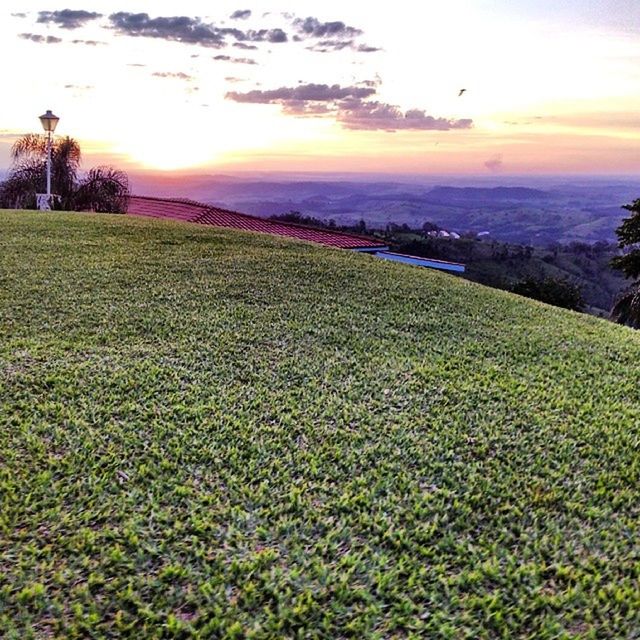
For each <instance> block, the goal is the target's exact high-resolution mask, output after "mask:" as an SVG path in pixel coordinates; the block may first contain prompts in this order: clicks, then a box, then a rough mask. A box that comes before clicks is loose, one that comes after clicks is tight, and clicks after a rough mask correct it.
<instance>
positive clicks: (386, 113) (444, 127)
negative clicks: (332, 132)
mask: <svg viewBox="0 0 640 640" xmlns="http://www.w3.org/2000/svg"><path fill="white" fill-rule="evenodd" d="M338 108H339V113H338V121H339V122H340V123H341V124H342V125H343V126H344V127H345V128H347V129H356V130H360V131H364V130H366V131H401V130H403V131H407V130H411V131H449V130H450V129H470V128H471V127H472V126H473V121H472V120H469V119H463V120H452V119H449V118H436V117H434V116H430V115H427V114H426V112H425V111H424V110H423V109H409V110H408V111H402V110H401V109H400V108H399V107H397V106H395V105H390V104H386V103H384V102H377V101H363V100H354V101H343V102H342V103H340V104H339V105H338Z"/></svg>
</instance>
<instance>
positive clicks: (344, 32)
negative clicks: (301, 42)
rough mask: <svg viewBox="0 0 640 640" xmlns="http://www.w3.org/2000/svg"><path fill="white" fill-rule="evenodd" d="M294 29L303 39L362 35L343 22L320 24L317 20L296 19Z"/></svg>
mask: <svg viewBox="0 0 640 640" xmlns="http://www.w3.org/2000/svg"><path fill="white" fill-rule="evenodd" d="M293 25H294V27H296V29H297V30H298V33H300V34H301V35H302V36H303V37H305V38H332V39H334V38H337V39H342V40H344V39H347V38H355V37H357V36H360V35H362V31H361V30H360V29H356V28H354V27H349V26H347V25H346V24H345V23H344V22H338V21H336V22H320V20H318V19H317V18H311V17H309V18H296V19H295V20H294V21H293Z"/></svg>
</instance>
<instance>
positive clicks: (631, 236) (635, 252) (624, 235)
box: [611, 200, 640, 278]
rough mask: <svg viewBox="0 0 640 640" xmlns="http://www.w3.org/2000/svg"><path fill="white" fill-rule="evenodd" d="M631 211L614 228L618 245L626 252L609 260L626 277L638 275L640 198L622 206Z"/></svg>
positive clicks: (639, 266)
mask: <svg viewBox="0 0 640 640" xmlns="http://www.w3.org/2000/svg"><path fill="white" fill-rule="evenodd" d="M623 208H624V209H626V210H627V211H630V212H631V215H630V216H629V217H628V218H625V219H624V220H623V221H622V224H621V225H620V226H619V227H618V228H617V229H616V233H617V235H618V245H619V246H620V248H621V249H626V250H627V252H626V253H625V254H623V255H621V256H617V257H616V258H614V259H613V260H612V261H611V264H612V265H613V267H614V268H616V269H619V270H620V271H622V272H623V273H624V275H625V276H626V277H627V278H638V277H640V200H635V201H634V202H633V203H632V204H628V205H625V206H624V207H623Z"/></svg>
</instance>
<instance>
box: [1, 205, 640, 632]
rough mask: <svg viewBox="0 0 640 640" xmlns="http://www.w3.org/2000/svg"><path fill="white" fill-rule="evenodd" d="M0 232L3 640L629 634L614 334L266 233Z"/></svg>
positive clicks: (53, 219)
mask: <svg viewBox="0 0 640 640" xmlns="http://www.w3.org/2000/svg"><path fill="white" fill-rule="evenodd" d="M0 225H1V228H2V232H1V233H0V242H1V243H2V249H1V250H0V278H2V286H0V332H1V333H2V336H3V339H2V341H0V458H1V460H2V463H1V464H0V563H1V565H0V566H2V571H0V636H2V637H4V638H7V639H13V638H60V639H62V638H135V639H137V640H142V639H146V638H195V637H198V638H253V639H260V638H262V639H266V638H310V639H313V638H316V639H320V638H323V639H330V638H363V639H366V638H371V639H373V638H377V639H381V638H407V639H410V638H414V639H417V638H434V639H444V638H461V639H462V638H468V639H471V638H473V639H475V638H478V639H493V638H496V639H497V638H509V639H513V640H517V639H525V638H527V639H528V638H536V640H549V639H551V638H553V639H567V640H568V639H569V638H573V639H577V638H582V639H585V640H586V639H588V638H603V639H611V640H613V639H614V638H615V639H618V638H631V637H634V636H635V635H636V634H637V630H638V628H639V625H640V601H639V594H638V589H637V585H638V580H639V579H640V565H639V564H638V539H639V537H640V521H639V519H638V494H637V487H638V482H639V480H640V478H639V475H640V466H639V460H638V455H637V443H638V438H639V437H640V395H639V390H638V385H637V380H638V376H639V375H640V335H638V334H637V333H635V332H632V331H629V330H627V329H625V328H624V327H620V326H617V325H615V324H613V323H608V322H603V321H601V320H598V319H595V318H591V317H589V316H584V315H583V316H581V315H577V314H568V313H567V312H565V311H564V310H561V309H556V308H552V307H546V306H543V305H537V304H532V303H531V302H530V301H528V300H526V299H523V298H520V297H517V296H513V295H511V294H508V293H505V292H500V291H495V290H491V289H487V288H485V287H481V286H478V285H476V284H474V283H470V282H467V281H464V280H462V279H458V278H452V277H450V276H447V275H444V274H441V273H436V272H430V271H427V270H424V269H417V268H412V267H409V266H406V265H399V264H393V263H388V262H383V261H379V260H377V259H376V258H373V257H371V256H363V255H358V254H352V253H348V252H341V251H337V250H329V249H323V248H319V247H313V246H310V245H307V244H303V243H293V242H286V241H284V240H282V239H278V238H273V237H270V236H263V235H250V234H243V233H239V232H233V231H223V230H216V229H211V228H206V227H199V226H188V225H185V224H179V223H170V222H166V221H151V220H142V219H138V218H124V217H120V216H118V217H113V216H94V215H91V214H87V215H85V216H75V215H67V214H60V215H59V216H41V215H38V214H35V213H22V212H21V213H14V212H10V213H1V214H0Z"/></svg>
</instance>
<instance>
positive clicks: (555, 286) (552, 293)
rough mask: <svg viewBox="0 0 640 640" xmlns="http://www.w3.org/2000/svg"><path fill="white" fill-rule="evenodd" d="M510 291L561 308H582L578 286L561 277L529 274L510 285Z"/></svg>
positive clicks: (581, 298) (573, 309) (582, 302)
mask: <svg viewBox="0 0 640 640" xmlns="http://www.w3.org/2000/svg"><path fill="white" fill-rule="evenodd" d="M511 291H512V293H517V294H518V295H520V296H525V297H526V298H532V299H533V300H539V301H540V302H546V303H547V304H552V305H553V306H555V307H562V308H563V309H571V310H572V311H582V310H583V309H584V298H583V297H582V291H581V290H580V287H579V286H577V285H576V284H574V283H572V282H569V281H568V280H565V279H563V278H552V277H546V278H543V279H537V278H533V277H531V276H530V277H527V278H523V279H522V280H520V281H518V282H516V283H515V284H514V285H512V287H511Z"/></svg>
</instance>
